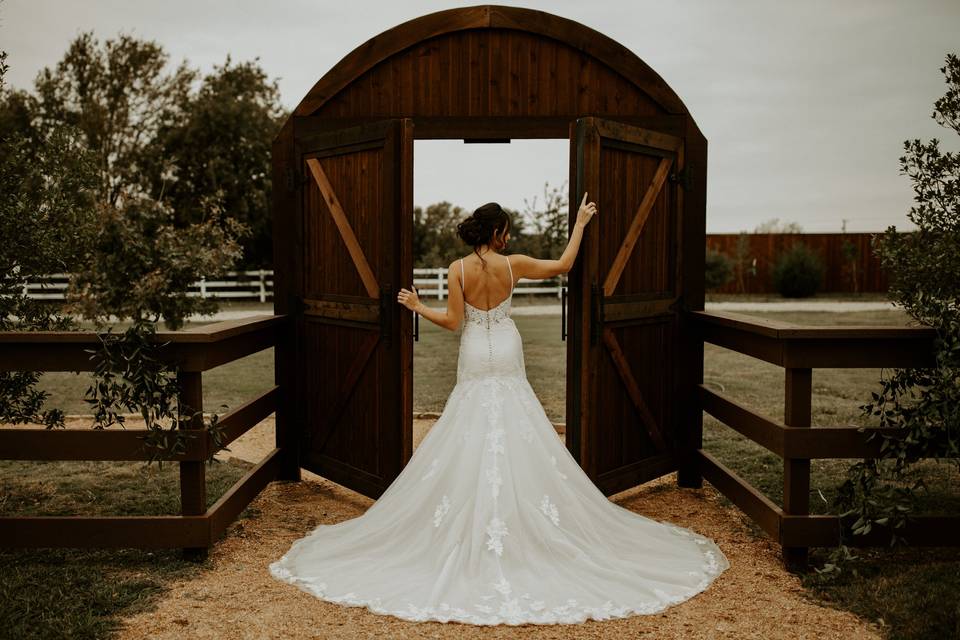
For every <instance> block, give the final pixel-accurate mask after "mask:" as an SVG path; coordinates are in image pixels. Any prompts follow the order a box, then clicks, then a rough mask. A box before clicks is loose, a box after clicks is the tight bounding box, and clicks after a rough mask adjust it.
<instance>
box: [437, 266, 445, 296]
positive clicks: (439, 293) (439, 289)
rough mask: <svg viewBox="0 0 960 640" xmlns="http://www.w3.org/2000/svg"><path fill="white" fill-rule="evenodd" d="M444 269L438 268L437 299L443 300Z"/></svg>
mask: <svg viewBox="0 0 960 640" xmlns="http://www.w3.org/2000/svg"><path fill="white" fill-rule="evenodd" d="M443 276H444V273H443V269H437V300H443Z"/></svg>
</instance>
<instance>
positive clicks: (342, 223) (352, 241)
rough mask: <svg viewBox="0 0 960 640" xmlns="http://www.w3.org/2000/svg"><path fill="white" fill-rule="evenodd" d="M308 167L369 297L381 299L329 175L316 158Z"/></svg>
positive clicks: (309, 161) (375, 280)
mask: <svg viewBox="0 0 960 640" xmlns="http://www.w3.org/2000/svg"><path fill="white" fill-rule="evenodd" d="M307 166H308V167H310V173H311V174H313V179H314V180H315V181H316V183H317V186H318V187H319V188H320V194H321V195H322V196H323V200H324V202H326V203H327V209H328V210H329V211H330V216H331V217H332V218H333V221H334V223H336V225H337V229H338V230H339V231H340V237H341V238H343V243H344V244H345V245H347V251H348V252H350V257H351V258H352V259H353V266H354V267H356V268H357V272H358V273H359V274H360V279H361V280H362V281H363V286H364V287H365V288H366V290H367V295H369V296H370V297H371V298H376V299H379V298H380V285H379V284H378V283H377V278H376V276H374V275H373V270H372V269H370V263H368V262H367V257H366V256H365V255H364V254H363V248H361V247H360V243H359V242H358V241H357V236H356V234H354V233H353V227H351V226H350V221H349V220H347V215H346V214H345V213H344V211H343V207H341V206H340V201H339V200H337V194H336V193H335V192H334V190H333V186H332V185H331V184H330V180H329V178H327V174H326V173H325V172H324V171H323V168H322V167H321V166H320V161H319V160H317V159H316V158H308V159H307Z"/></svg>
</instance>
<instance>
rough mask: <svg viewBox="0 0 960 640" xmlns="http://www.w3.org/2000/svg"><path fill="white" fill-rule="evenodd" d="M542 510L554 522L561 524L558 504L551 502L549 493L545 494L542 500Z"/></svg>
mask: <svg viewBox="0 0 960 640" xmlns="http://www.w3.org/2000/svg"><path fill="white" fill-rule="evenodd" d="M540 511H543V515H545V516H547V517H548V518H550V521H551V522H553V524H555V525H556V526H558V527H559V526H560V512H559V511H558V510H557V505H555V504H553V503H552V502H550V496H548V495H547V494H543V500H541V501H540Z"/></svg>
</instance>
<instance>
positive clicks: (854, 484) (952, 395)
mask: <svg viewBox="0 0 960 640" xmlns="http://www.w3.org/2000/svg"><path fill="white" fill-rule="evenodd" d="M941 72H942V73H943V74H944V76H945V77H946V81H947V92H946V94H945V95H944V96H943V97H942V98H940V99H938V100H937V101H936V103H935V105H934V112H933V118H934V119H935V120H936V122H937V123H938V124H940V125H942V126H944V127H946V128H948V129H951V130H952V131H953V132H955V133H957V134H960V59H958V57H957V56H956V55H955V54H949V55H947V58H946V65H945V66H944V67H942V68H941ZM904 150H905V154H904V155H903V156H901V158H900V167H901V174H906V175H907V176H909V178H910V180H911V181H912V183H913V191H914V203H915V204H914V205H913V206H912V207H911V208H910V211H909V213H908V214H907V217H908V218H909V219H910V220H911V221H912V222H913V223H914V224H915V225H916V226H917V230H916V231H913V232H911V233H899V232H897V230H896V227H895V226H890V227H888V228H887V230H886V231H885V232H884V233H883V234H878V235H876V236H875V237H874V238H873V243H872V245H873V246H872V248H873V250H874V251H875V252H876V253H877V254H878V256H879V257H880V260H881V264H882V265H883V267H884V269H885V270H886V271H887V273H889V274H891V279H892V280H891V285H890V294H891V297H892V298H893V299H894V300H895V301H896V302H897V304H898V305H901V306H902V307H903V308H904V310H905V311H906V312H907V313H909V314H910V316H911V317H912V318H913V319H914V320H915V321H916V322H917V323H919V324H922V325H927V326H930V327H933V328H934V329H935V330H936V339H935V341H934V352H935V353H934V355H935V364H934V366H932V367H927V368H908V369H899V368H894V369H892V371H891V373H890V374H889V376H888V377H883V376H881V380H880V391H879V393H877V392H874V393H873V394H872V399H871V401H870V402H868V403H866V404H864V405H862V406H861V407H860V408H861V410H862V411H863V415H865V416H877V417H878V418H879V421H880V426H881V427H889V428H898V429H903V430H904V431H905V437H902V438H900V437H895V436H893V435H890V434H888V433H884V432H883V431H878V432H877V433H875V434H873V435H872V436H871V439H873V438H876V437H879V438H882V442H881V445H880V449H881V455H882V457H881V458H877V459H866V460H863V461H861V462H858V463H856V464H853V465H851V467H850V469H849V470H848V478H847V480H846V481H845V482H844V484H843V485H842V487H841V491H840V495H839V496H838V498H837V500H836V504H835V506H836V507H838V508H840V509H846V511H844V513H843V514H842V515H850V514H853V515H856V517H857V520H856V522H855V523H854V526H853V533H854V535H857V534H866V533H869V532H870V531H871V530H872V529H873V528H874V526H876V525H885V526H887V527H890V530H891V531H892V533H893V535H892V538H891V545H894V544H897V543H898V542H901V543H905V542H908V541H907V540H906V539H905V538H904V536H903V535H902V533H901V532H899V531H898V529H902V527H903V526H904V525H905V524H906V522H907V521H908V519H909V517H910V515H911V514H912V513H913V512H914V511H915V508H916V503H917V499H916V493H915V492H916V491H917V490H918V489H920V488H925V485H924V483H923V481H922V478H921V479H918V480H914V481H912V482H911V473H910V472H911V470H912V465H914V464H915V463H916V462H918V461H920V460H923V459H925V458H934V459H937V460H944V461H950V462H952V463H953V464H956V465H957V469H958V471H960V154H957V153H952V152H944V151H941V150H940V146H939V141H938V140H937V139H932V140H931V141H930V142H926V143H924V142H921V141H920V140H917V139H914V140H908V141H905V142H904ZM851 557H856V556H851V554H850V552H849V549H847V547H846V545H844V544H842V543H841V544H840V545H839V546H838V548H837V549H836V550H835V552H834V557H833V558H832V559H831V562H830V563H828V566H826V567H825V568H824V570H823V571H822V572H823V573H836V572H839V571H841V569H840V564H841V562H842V561H843V560H844V559H849V558H851Z"/></svg>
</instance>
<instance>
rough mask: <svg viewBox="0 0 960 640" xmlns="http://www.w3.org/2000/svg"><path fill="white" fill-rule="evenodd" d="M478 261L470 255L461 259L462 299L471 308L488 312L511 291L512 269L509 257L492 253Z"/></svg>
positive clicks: (475, 256) (473, 255)
mask: <svg viewBox="0 0 960 640" xmlns="http://www.w3.org/2000/svg"><path fill="white" fill-rule="evenodd" d="M483 260H484V261H485V262H486V266H484V264H483V263H482V262H481V261H480V258H479V257H478V256H477V254H475V253H472V254H470V255H469V256H467V257H465V258H461V265H462V267H463V273H462V275H461V277H462V278H463V281H462V282H461V286H462V287H463V299H464V300H465V301H466V303H467V304H469V305H470V306H471V307H474V308H475V309H480V310H481V311H488V310H490V309H492V308H494V307H496V306H497V305H499V304H502V303H503V302H504V301H505V300H506V299H507V298H509V297H510V293H511V292H512V291H513V282H514V280H513V269H512V268H511V266H510V258H509V256H505V255H502V254H499V253H495V252H493V251H489V252H487V253H485V254H484V256H483Z"/></svg>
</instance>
